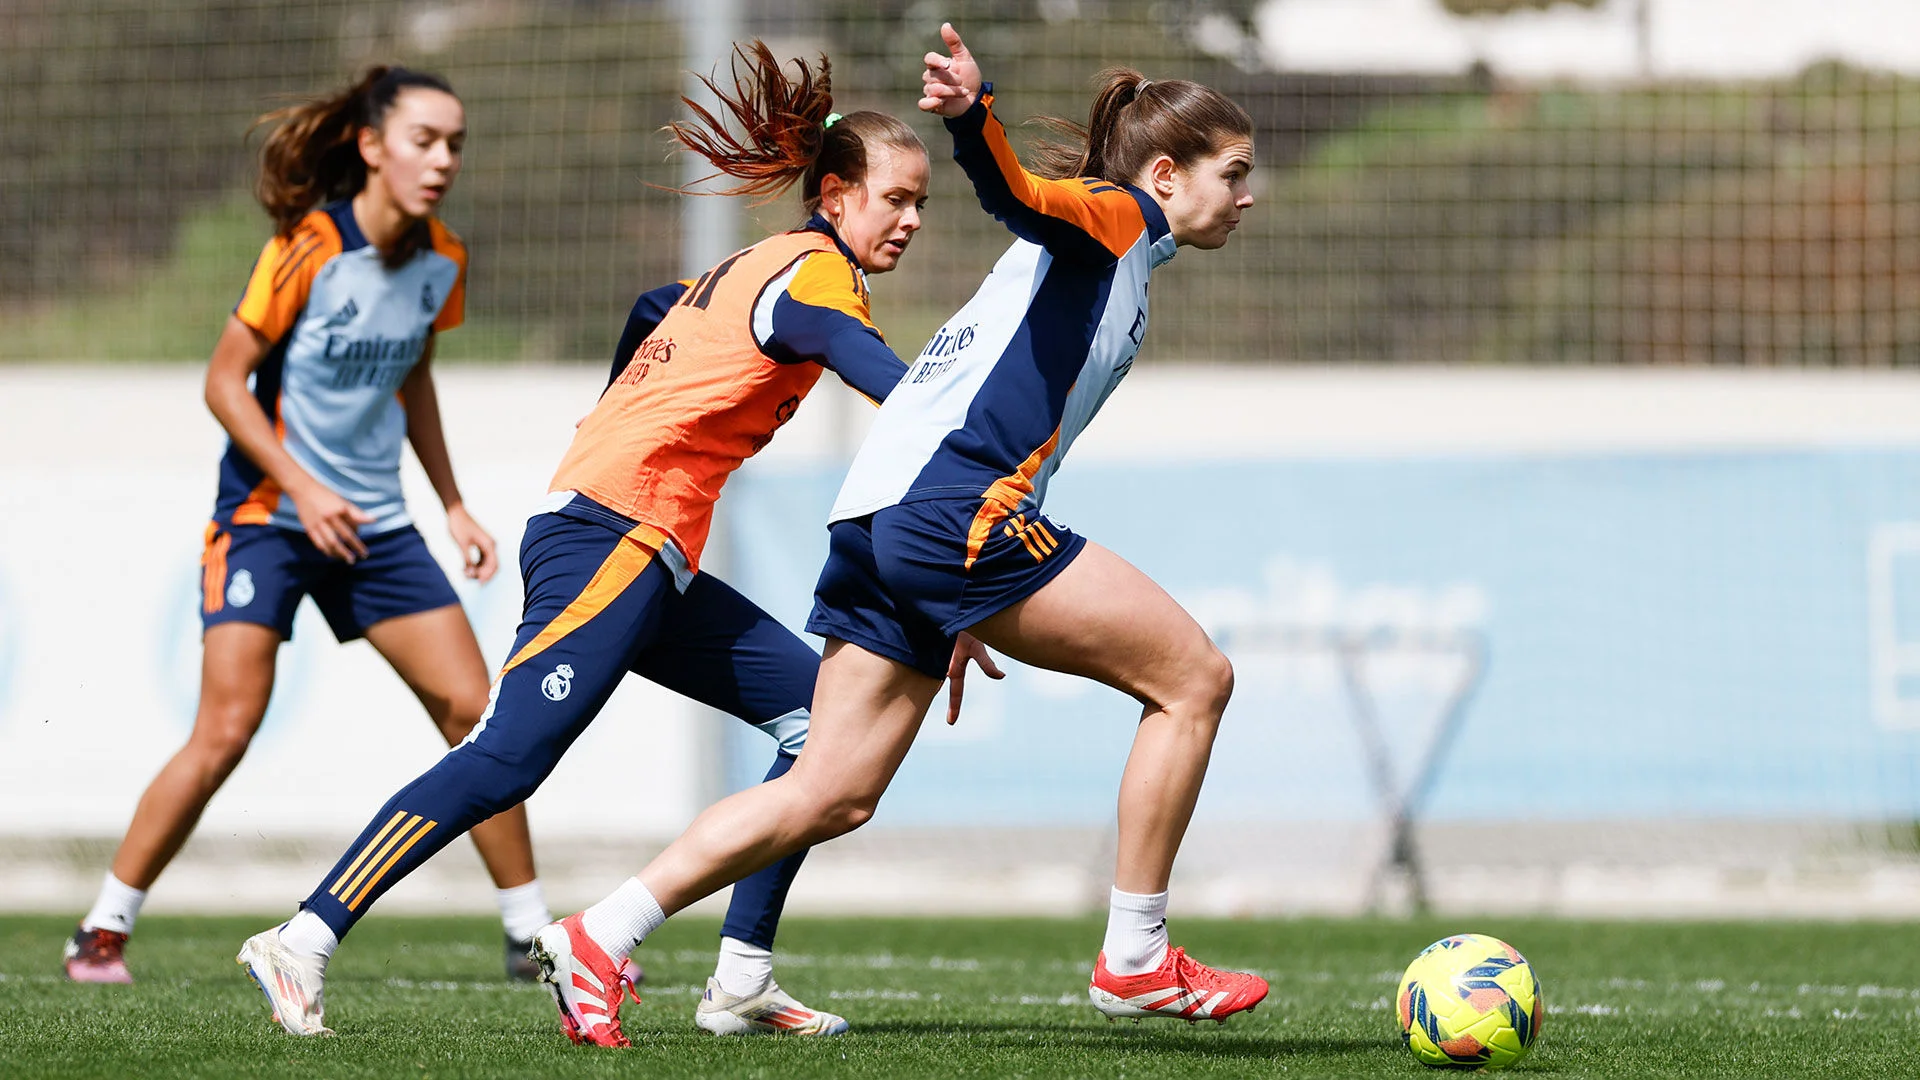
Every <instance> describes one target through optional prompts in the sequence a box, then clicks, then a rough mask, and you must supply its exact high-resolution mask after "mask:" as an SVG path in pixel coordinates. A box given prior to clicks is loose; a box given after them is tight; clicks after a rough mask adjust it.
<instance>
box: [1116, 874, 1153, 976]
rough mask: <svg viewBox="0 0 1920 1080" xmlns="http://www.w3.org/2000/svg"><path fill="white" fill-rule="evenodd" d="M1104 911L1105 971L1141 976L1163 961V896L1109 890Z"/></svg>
mask: <svg viewBox="0 0 1920 1080" xmlns="http://www.w3.org/2000/svg"><path fill="white" fill-rule="evenodd" d="M1111 905H1112V906H1110V907H1109V908H1108V909H1107V942H1106V944H1105V945H1104V946H1102V948H1101V951H1102V952H1104V953H1106V954H1107V970H1108V971H1111V972H1113V973H1114V974H1115V975H1144V974H1146V973H1147V972H1149V971H1152V970H1154V969H1155V968H1157V967H1159V966H1160V965H1161V963H1162V962H1164V961H1165V960H1166V958H1167V894H1166V893H1164V892H1157V893H1130V892H1121V891H1120V890H1119V889H1115V890H1113V900H1112V902H1111Z"/></svg>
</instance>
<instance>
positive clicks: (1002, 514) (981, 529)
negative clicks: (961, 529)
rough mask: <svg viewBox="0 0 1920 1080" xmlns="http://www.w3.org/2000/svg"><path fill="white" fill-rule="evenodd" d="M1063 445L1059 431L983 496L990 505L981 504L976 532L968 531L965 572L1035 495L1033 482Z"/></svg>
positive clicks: (977, 516)
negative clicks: (1017, 508)
mask: <svg viewBox="0 0 1920 1080" xmlns="http://www.w3.org/2000/svg"><path fill="white" fill-rule="evenodd" d="M1059 445H1060V429H1059V428H1057V427H1056V428H1054V429H1053V434H1052V435H1049V436H1048V437H1047V441H1046V442H1044V443H1042V444H1040V449H1038V450H1035V451H1034V452H1033V453H1031V454H1029V455H1027V460H1025V461H1023V462H1021V463H1020V467H1019V468H1017V469H1015V470H1014V471H1013V474H1012V475H1011V476H1003V477H1001V478H1000V479H998V480H995V481H994V482H993V483H992V484H990V485H988V487H987V490H985V491H983V492H981V493H980V497H981V498H983V499H985V500H986V502H984V503H982V504H981V506H980V512H979V513H977V514H975V515H974V517H973V526H972V528H969V529H968V530H967V561H966V563H965V564H964V566H963V568H964V569H967V570H971V569H973V564H974V562H975V561H977V560H978V559H979V558H980V549H981V548H983V547H986V546H987V537H989V536H992V535H993V527H994V526H995V525H998V524H999V523H1000V522H1002V521H1005V520H1006V518H1007V515H1008V514H1010V513H1012V512H1013V511H1012V508H1013V507H1015V506H1019V505H1020V503H1021V501H1022V500H1024V499H1025V498H1026V497H1027V496H1029V495H1032V494H1033V478H1034V477H1036V476H1038V475H1040V467H1041V466H1042V465H1045V464H1046V462H1047V459H1048V458H1049V457H1052V456H1053V451H1054V449H1055V448H1056V447H1058V446H1059Z"/></svg>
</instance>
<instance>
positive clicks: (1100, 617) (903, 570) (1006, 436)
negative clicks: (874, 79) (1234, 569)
mask: <svg viewBox="0 0 1920 1080" xmlns="http://www.w3.org/2000/svg"><path fill="white" fill-rule="evenodd" d="M941 31H942V35H943V37H944V38H945V40H946V44H947V47H948V51H947V52H946V53H944V54H932V53H930V54H928V55H927V58H926V66H927V70H926V75H925V96H924V97H923V98H922V100H921V102H920V107H921V108H922V109H924V110H926V111H928V112H937V113H939V114H940V115H942V116H943V117H945V118H946V125H947V128H948V130H949V131H950V132H951V133H952V135H953V140H954V159H955V160H956V161H958V162H959V163H960V165H961V167H962V168H963V169H964V170H965V171H966V173H967V176H968V178H969V179H970V180H972V182H973V186H974V191H975V193H976V194H977V195H978V196H979V199H980V204H981V206H982V207H984V208H985V209H986V210H987V211H988V212H989V213H991V214H993V215H994V216H995V217H996V218H998V219H1000V221H1002V222H1003V223H1005V225H1006V226H1007V228H1008V230H1009V231H1011V232H1012V233H1013V234H1014V237H1015V241H1014V243H1013V246H1012V247H1010V248H1009V249H1008V250H1007V252H1006V254H1005V255H1003V256H1002V257H1001V259H1000V261H999V263H998V264H997V265H996V266H995V267H994V268H993V272H992V274H991V275H989V276H988V278H987V280H986V281H985V282H984V283H983V284H982V285H981V286H980V289H979V291H978V292H977V293H976V294H975V295H974V297H973V299H972V300H971V301H969V302H968V303H967V304H966V306H964V307H963V308H961V309H960V311H959V312H958V313H957V314H956V315H954V317H953V318H952V319H950V320H948V322H947V324H946V325H945V326H943V327H942V328H941V329H940V331H939V332H938V333H937V334H935V335H934V338H933V341H932V342H931V343H930V344H929V345H928V347H927V349H926V350H925V351H924V352H923V353H922V354H921V356H920V357H919V359H918V360H916V361H915V362H914V364H913V365H912V366H911V368H910V369H909V371H908V374H907V376H906V377H905V378H903V379H902V380H901V381H900V385H899V387H898V389H896V390H895V391H894V393H893V395H892V396H891V397H889V398H888V399H887V401H886V404H884V405H883V406H882V407H881V409H880V413H879V415H878V417H877V418H876V419H875V422H874V426H873V429H872V431H871V432H870V433H869V434H868V436H867V439H866V441H865V443H864V444H863V445H862V446H861V448H860V451H859V453H858V455H857V456H856V457H855V458H854V462H853V465H852V467H851V468H850V470H849V471H848V474H847V479H846V482H845V485H844V486H843V487H842V488H841V491H840V496H839V498H838V500H836V503H835V506H834V508H833V512H832V514H831V519H830V520H831V522H832V524H831V542H830V547H829V552H830V553H829V556H828V560H827V564H826V567H825V568H824V569H823V570H822V571H821V574H820V580H819V584H818V586H817V587H816V589H815V593H814V608H813V614H812V617H811V618H810V619H809V620H808V624H807V629H809V630H811V631H813V632H814V633H817V634H820V635H822V636H824V637H825V638H826V639H827V646H826V654H825V659H824V660H823V661H822V662H821V666H820V676H819V683H818V687H817V689H816V691H815V693H814V698H813V735H812V741H811V743H810V744H809V748H808V751H807V753H806V755H805V756H803V757H802V758H801V759H800V761H799V762H798V764H796V765H795V766H794V768H793V770H792V771H791V772H789V773H788V774H787V775H786V776H784V777H780V778H778V779H776V780H773V781H771V782H769V783H766V784H762V785H760V786H758V787H755V788H751V789H748V790H747V791H743V792H740V793H739V794H737V795H734V796H731V797H729V798H727V799H724V800H722V801H720V802H718V803H716V804H714V805H713V806H711V807H709V808H708V809H707V810H706V811H705V812H704V813H702V814H701V815H700V817H699V818H698V819H696V820H695V821H694V823H693V824H692V826H690V827H689V828H688V830H687V831H686V832H685V833H684V834H682V835H681V837H680V838H679V839H678V840H676V841H674V842H673V844H671V845H669V846H668V848H667V849H666V850H665V851H663V852H662V853H661V854H660V856H659V857H658V858H656V859H654V860H653V862H652V863H650V864H648V866H647V867H646V868H645V869H644V870H642V871H641V872H640V874H639V875H638V876H636V877H634V878H632V879H629V880H628V881H627V882H626V884H624V885H622V886H621V888H620V889H619V890H617V891H616V892H615V893H613V894H612V895H611V896H608V897H607V898H606V899H604V900H602V901H601V902H600V903H598V904H595V905H593V906H592V907H590V908H588V909H587V911H586V913H585V915H586V922H587V925H588V928H589V929H591V930H596V931H597V932H596V933H595V935H594V937H593V942H592V946H593V948H594V949H595V950H596V955H598V954H604V955H605V956H607V957H610V958H612V959H613V960H615V961H617V960H618V959H619V958H620V957H622V956H624V955H626V953H627V951H628V950H629V949H631V948H632V947H633V946H634V945H635V943H636V942H637V941H638V940H639V939H640V938H643V937H644V936H645V934H646V933H647V932H648V931H650V930H651V929H653V928H654V927H657V926H658V925H660V923H661V922H662V921H664V918H665V915H666V914H670V913H672V912H674V911H677V910H680V909H681V908H684V907H685V906H686V905H688V904H690V903H692V902H694V901H695V900H698V899H700V898H701V897H703V896H705V895H707V894H708V893H710V892H712V891H714V890H716V889H718V888H720V887H722V886H724V885H726V884H727V883H728V882H729V881H732V880H734V879H735V878H737V877H739V876H741V875H742V874H746V873H750V872H752V871H753V870H755V869H756V868H758V867H760V866H763V865H766V863H767V862H768V861H769V860H773V859H778V858H781V857H784V856H785V855H786V854H787V853H789V852H792V851H796V850H800V849H802V848H804V847H806V846H808V845H811V844H818V843H821V842H823V841H826V840H830V839H832V838H834V837H836V836H839V835H841V834H843V833H846V832H847V831H849V830H851V829H854V828H857V827H859V826H860V825H861V824H863V823H864V822H865V821H867V820H868V819H869V818H870V817H871V816H872V814H873V812H874V808H875V806H876V805H877V804H878V802H879V799H880V796H881V794H882V793H884V792H885V790H886V788H887V785H888V783H889V782H891V780H892V778H893V775H894V772H895V771H896V770H897V769H898V768H899V765H900V762H901V761H902V759H903V758H904V757H905V755H906V753H907V750H908V748H909V747H910V746H911V745H912V744H913V739H914V736H915V734H916V733H917V732H918V731H919V728H920V723H921V720H922V719H923V718H924V717H925V715H926V713H927V710H928V709H929V708H930V707H931V705H932V703H933V699H934V696H935V694H936V693H937V692H938V690H939V688H940V684H941V681H942V679H943V678H945V679H947V680H948V681H949V705H948V715H947V720H948V722H949V723H952V722H953V721H954V720H955V719H956V718H957V716H958V712H957V710H958V705H959V700H960V694H961V690H962V687H963V677H964V675H965V672H966V664H967V663H968V662H969V661H978V662H981V663H982V666H983V667H984V668H986V670H988V672H989V673H990V674H991V673H992V672H993V669H992V668H991V666H990V665H991V660H990V659H989V658H988V655H987V653H986V651H985V649H984V648H983V647H982V643H985V644H986V645H990V646H992V647H994V648H996V649H998V650H1000V651H1002V652H1005V653H1007V654H1008V655H1010V656H1013V657H1015V658H1017V659H1019V660H1021V661H1023V662H1025V663H1028V664H1032V665H1034V666H1035V667H1042V668H1047V669H1050V670H1054V671H1064V672H1069V673H1072V674H1075V675H1082V676H1085V677H1088V678H1092V679H1096V680H1099V681H1100V682H1103V683H1105V684H1107V685H1108V686H1112V687H1114V688H1115V689H1118V690H1120V691H1122V692H1124V693H1126V694H1128V695H1130V696H1131V697H1133V698H1134V699H1136V700H1137V701H1139V702H1141V703H1142V706H1143V710H1142V713H1141V716H1140V720H1139V725H1138V727H1137V729H1136V732H1135V735H1134V740H1133V751H1132V753H1131V755H1130V756H1129V758H1128V761H1127V767H1126V771H1125V774H1124V775H1123V777H1122V779H1121V789H1120V805H1119V844H1118V853H1117V854H1118V858H1117V860H1116V863H1117V865H1116V867H1115V875H1114V887H1113V893H1112V908H1111V911H1110V914H1109V918H1108V924H1107V935H1106V942H1105V947H1104V948H1103V949H1102V951H1101V953H1100V955H1099V957H1098V958H1097V959H1096V960H1095V962H1094V965H1093V976H1092V980H1091V985H1090V987H1089V992H1090V995H1091V997H1092V999H1093V1003H1094V1005H1095V1006H1096V1007H1097V1008H1099V1009H1100V1011H1101V1012H1103V1013H1105V1014H1106V1015H1108V1016H1110V1017H1113V1016H1131V1017H1147V1016H1163V1017H1175V1018H1178V1019H1184V1020H1198V1019H1216V1020H1224V1019H1225V1018H1227V1017H1228V1016H1231V1015H1233V1014H1235V1013H1238V1012H1241V1011H1244V1010H1246V1009H1249V1008H1252V1007H1253V1006H1254V1005H1255V1004H1257V1003H1258V1002H1259V1001H1260V1000H1261V999H1262V998H1264V997H1265V996H1266V993H1267V984H1266V982H1265V981H1264V980H1262V979H1260V978H1259V977H1257V976H1254V975H1248V974H1242V973H1236V972H1230V971H1219V970H1216V969H1214V968H1211V967H1208V966H1206V965H1204V964H1201V963H1199V962H1198V961H1195V960H1193V959H1192V958H1190V957H1188V956H1187V955H1186V953H1185V952H1184V951H1183V950H1181V949H1178V948H1173V947H1171V946H1170V945H1169V943H1168V940H1167V929H1166V910H1167V884H1168V880H1169V877H1170V876H1171V873H1172V869H1173V860H1174V855H1175V853H1176V852H1177V851H1178V850H1179V847H1180V841H1181V839H1182V837H1183V836H1184V834H1185V832H1186V828H1187V823H1188V820H1189V819H1190V818H1191V816H1192V813H1193V807H1194V803H1195V800H1196V799H1197V798H1198V796H1199V793H1200V785H1201V781H1202V779H1203V778H1204V777H1205V774H1206V768H1207V759H1208V756H1209V754H1210V753H1211V751H1212V746H1213V739H1214V734H1215V732H1216V731H1217V730H1218V728H1219V724H1220V718H1221V714H1222V712H1223V711H1224V709H1225V708H1226V704H1227V699H1228V696H1229V695H1230V693H1231V691H1232V687H1233V671H1232V668H1231V666H1230V665H1229V664H1228V662H1227V658H1226V657H1225V655H1223V654H1222V653H1221V651H1220V650H1219V649H1218V648H1217V647H1215V646H1214V644H1213V642H1212V641H1210V640H1208V638H1207V635H1206V633H1205V632H1204V631H1203V630H1202V629H1201V628H1200V626H1199V624H1197V623H1196V622H1195V621H1194V620H1193V618H1192V617H1191V616H1189V615H1188V614H1187V613H1186V612H1185V611H1184V610H1182V609H1181V608H1180V606H1179V605H1178V604H1177V603H1175V602H1174V600H1173V599H1172V598H1171V597H1169V596H1168V595H1167V594H1166V593H1165V592H1164V591H1162V590H1161V589H1160V587H1159V586H1157V585H1155V584H1154V583H1153V582H1152V581H1151V580H1149V579H1148V578H1147V577H1146V575H1144V574H1142V573H1141V572H1140V571H1139V570H1137V569H1135V568H1134V567H1132V566H1131V565H1129V564H1128V563H1126V562H1125V561H1124V560H1122V559H1121V558H1120V557H1119V556H1118V555H1115V554H1113V553H1112V552H1110V551H1108V550H1107V549H1105V548H1102V547H1100V546H1099V545H1097V544H1093V543H1090V542H1088V541H1087V540H1086V539H1084V538H1083V537H1080V536H1077V535H1075V534H1074V533H1073V532H1072V530H1070V529H1068V528H1066V527H1065V526H1064V525H1061V524H1060V523H1059V522H1057V521H1054V520H1053V519H1052V518H1049V517H1046V516H1045V515H1044V514H1043V513H1042V512H1041V503H1042V500H1043V498H1044V497H1045V494H1046V489H1047V486H1048V482H1049V480H1050V479H1051V478H1052V476H1053V473H1054V471H1055V469H1056V468H1057V467H1058V465H1059V463H1060V459H1061V456H1062V455H1063V454H1064V453H1065V452H1066V450H1067V448H1068V447H1069V446H1070V445H1071V444H1072V442H1073V440H1074V438H1075V437H1076V436H1077V435H1078V434H1079V433H1080V431H1081V430H1082V429H1084V428H1085V427H1086V425H1087V423H1088V422H1089V421H1090V420H1091V419H1092V418H1093V416H1094V414H1095V413H1096V412H1097V411H1098V410H1099V408H1100V406H1101V404H1102V403H1104V402H1105V401H1106V399H1107V397H1108V395H1109V394H1111V393H1112V392H1113V390H1114V389H1115V387H1116V386H1117V385H1118V383H1119V381H1120V379H1121V377H1122V376H1124V375H1125V374H1126V372H1127V370H1128V369H1129V368H1130V367H1131V366H1132V364H1133V361H1134V357H1135V354H1136V353H1137V351H1138V350H1139V347H1140V343H1141V341H1142V339H1143V336H1144V334H1145V331H1146V325H1147V282H1148V279H1149V278H1150V276H1151V275H1152V273H1153V272H1154V271H1155V270H1156V269H1157V268H1158V267H1159V266H1161V265H1162V264H1164V263H1165V262H1166V261H1167V260H1169V259H1171V258H1173V256H1174V253H1175V251H1176V250H1177V249H1178V248H1180V247H1182V246H1186V247H1194V248H1199V249H1203V250H1205V249H1212V248H1218V247H1220V246H1222V245H1223V244H1225V243H1226V242H1227V238H1228V237H1229V236H1230V235H1231V233H1232V231H1233V229H1234V227H1235V226H1236V225H1237V224H1238V222H1239V220H1240V215H1241V214H1242V213H1243V212H1245V211H1246V210H1247V209H1248V208H1249V207H1251V206H1252V205H1253V196H1252V195H1251V193H1250V192H1249V189H1248V186H1247V174H1248V172H1249V170H1251V169H1252V167H1253V125H1252V122H1251V121H1250V120H1249V119H1248V117H1247V114H1246V113H1245V112H1244V111H1242V110H1241V109H1240V108H1239V107H1238V106H1236V105H1234V104H1233V103H1232V102H1231V101H1229V100H1227V99H1226V98H1225V97H1223V96H1221V95H1220V94H1219V93H1218V92H1217V91H1214V90H1212V89H1210V88H1208V87H1205V86H1201V85H1199V84H1197V83H1191V82H1186V81H1183V80H1169V81H1165V82H1160V81H1153V82H1149V81H1148V80H1147V79H1146V78H1145V77H1144V76H1142V75H1140V74H1139V73H1138V72H1134V71H1128V70H1114V71H1109V72H1106V73H1104V74H1103V75H1102V76H1101V88H1100V91H1099V93H1098V95H1097V96H1096V99H1095V102H1094V105H1093V108H1092V110H1091V114H1090V116H1089V121H1088V124H1087V126H1086V127H1085V128H1079V127H1077V126H1074V125H1068V124H1063V123H1058V122H1056V124H1055V125H1054V126H1055V128H1056V130H1065V131H1068V132H1070V133H1072V134H1074V135H1075V136H1077V137H1078V139H1079V143H1078V145H1070V144H1058V145H1055V146H1054V147H1052V148H1051V149H1048V150H1043V151H1042V154H1041V161H1042V171H1041V173H1040V174H1036V173H1033V172H1029V171H1027V170H1026V169H1024V168H1023V167H1022V166H1021V164H1020V161H1019V159H1018V157H1017V156H1016V155H1015V154H1014V151H1013V148H1012V146H1011V145H1010V144H1009V142H1008V141H1007V136H1006V132H1005V130H1004V129H1002V127H1001V126H1000V122H999V120H998V119H996V118H995V117H994V115H993V108H992V106H993V93H992V88H991V87H990V86H989V85H987V84H985V83H984V82H983V81H982V80H981V76H980V68H979V65H978V64H977V63H975V62H974V59H973V57H972V55H971V54H970V53H969V52H968V51H967V48H966V46H965V44H963V43H962V42H961V40H960V36H959V35H958V34H957V33H955V32H954V30H953V28H952V27H951V26H943V27H942V28H941ZM1142 505H1143V506H1144V507H1146V508H1148V510H1149V512H1153V511H1155V510H1157V509H1158V508H1157V507H1156V505H1155V504H1154V502H1153V501H1152V500H1151V499H1143V500H1142ZM1174 512H1175V510H1174V508H1171V507H1169V508H1168V509H1166V510H1165V511H1164V514H1172V513H1174ZM1164 514H1163V516H1162V517H1149V518H1147V519H1146V520H1145V521H1143V523H1142V524H1143V526H1144V527H1146V528H1159V529H1163V530H1170V531H1173V532H1177V531H1178V530H1179V529H1180V522H1179V521H1178V520H1177V519H1176V518H1174V517H1167V516H1164ZM575 918H578V916H575ZM543 933H544V932H543ZM576 970H580V969H576Z"/></svg>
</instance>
